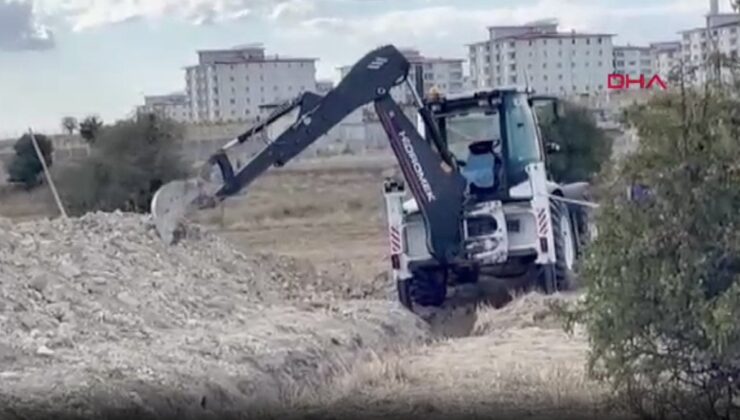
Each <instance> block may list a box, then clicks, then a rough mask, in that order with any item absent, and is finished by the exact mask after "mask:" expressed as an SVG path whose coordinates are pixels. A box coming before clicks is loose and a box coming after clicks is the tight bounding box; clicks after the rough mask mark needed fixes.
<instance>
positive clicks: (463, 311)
mask: <svg viewBox="0 0 740 420" xmlns="http://www.w3.org/2000/svg"><path fill="white" fill-rule="evenodd" d="M396 288H397V295H398V300H399V301H400V303H401V304H402V305H403V306H404V307H406V309H408V310H409V311H410V312H412V313H414V314H415V315H416V316H418V317H419V318H420V319H422V320H423V321H424V322H425V323H426V324H427V325H428V326H429V329H430V332H431V333H432V334H433V335H435V336H439V337H466V336H469V335H470V334H471V333H472V332H473V329H474V328H475V324H476V322H477V319H478V313H477V305H475V304H460V303H457V302H454V301H452V300H448V299H447V295H446V291H447V286H446V284H445V282H444V280H443V279H441V278H440V277H439V276H435V275H429V276H425V277H423V278H419V277H414V278H412V279H406V280H398V282H397V284H396Z"/></svg>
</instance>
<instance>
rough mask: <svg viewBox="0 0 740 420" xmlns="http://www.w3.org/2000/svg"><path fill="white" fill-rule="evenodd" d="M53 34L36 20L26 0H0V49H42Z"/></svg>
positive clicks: (52, 37) (52, 45)
mask: <svg viewBox="0 0 740 420" xmlns="http://www.w3.org/2000/svg"><path fill="white" fill-rule="evenodd" d="M53 47H54V35H53V33H52V32H51V31H50V30H49V29H48V28H46V27H45V26H44V25H42V24H41V23H39V22H38V19H37V17H36V15H35V13H34V10H33V5H32V4H31V3H30V2H28V1H19V0H0V50H44V49H49V48H53Z"/></svg>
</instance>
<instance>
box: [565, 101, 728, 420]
mask: <svg viewBox="0 0 740 420" xmlns="http://www.w3.org/2000/svg"><path fill="white" fill-rule="evenodd" d="M734 92H735V93H734V94H733V91H732V90H730V89H717V90H714V89H712V90H709V89H708V90H707V91H706V92H696V91H691V92H689V91H687V92H685V93H684V94H666V95H661V96H660V97H656V98H654V99H652V100H651V101H650V102H649V103H648V104H646V105H644V106H638V107H636V108H633V109H631V110H630V111H629V112H628V113H627V119H628V121H629V122H630V123H631V124H634V126H635V127H636V128H637V130H638V133H639V136H640V139H641V141H640V144H639V146H638V148H637V151H636V152H634V154H633V155H632V156H630V157H629V158H628V160H627V161H626V163H625V164H624V165H620V167H619V168H617V169H616V177H615V178H614V179H613V180H611V184H610V186H609V188H608V190H607V191H606V195H605V198H604V200H603V202H602V208H601V209H600V211H599V215H598V218H597V223H598V230H599V236H598V238H597V239H596V240H595V241H594V242H593V243H592V244H591V246H590V248H589V251H588V255H586V258H585V260H584V263H583V267H582V270H581V278H582V280H583V282H584V286H585V287H586V295H585V299H584V301H583V302H582V303H580V304H579V305H578V307H577V308H576V309H575V310H573V311H571V312H570V314H569V315H570V317H571V318H570V321H571V322H572V323H576V322H578V323H582V324H583V325H584V326H585V327H586V329H587V331H588V334H589V337H590V340H591V348H592V354H591V357H590V365H589V367H590V372H591V373H592V374H593V375H594V376H595V377H598V378H601V379H604V380H607V381H609V382H610V383H611V384H612V385H613V386H614V389H615V390H616V391H617V392H618V395H620V396H622V397H625V399H624V400H623V401H625V402H627V403H629V407H630V408H632V409H633V410H635V411H636V412H637V413H639V414H641V415H643V416H644V417H646V418H662V417H664V416H665V415H668V414H681V415H683V416H684V417H685V418H717V419H734V418H740V406H739V405H738V404H739V403H740V402H739V401H738V397H739V396H740V323H738V319H740V212H739V211H738V209H740V101H738V100H737V91H734ZM631 183H639V184H642V185H646V186H648V188H649V191H650V194H649V195H648V196H647V198H646V199H645V200H642V201H641V202H633V201H629V200H628V199H627V197H626V194H625V191H626V186H627V185H628V184H631Z"/></svg>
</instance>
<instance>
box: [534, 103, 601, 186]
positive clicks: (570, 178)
mask: <svg viewBox="0 0 740 420" xmlns="http://www.w3.org/2000/svg"><path fill="white" fill-rule="evenodd" d="M563 108H564V111H565V112H564V115H563V116H562V117H561V118H560V119H558V120H555V119H553V118H552V117H548V116H547V115H544V114H542V115H541V116H540V121H541V124H540V128H541V131H542V135H543V137H544V138H545V140H546V141H549V142H553V143H556V144H557V145H558V146H560V151H559V152H557V153H554V154H551V155H550V156H549V157H548V169H549V171H550V173H551V174H552V176H553V179H554V180H555V181H557V182H576V181H587V180H591V179H592V178H593V176H594V175H596V174H597V173H598V172H599V171H600V170H601V168H602V166H603V164H604V163H605V162H607V161H608V160H609V158H610V157H611V150H612V139H611V137H610V136H609V135H608V134H607V133H606V132H605V131H604V130H602V129H601V128H599V127H598V125H597V124H596V120H595V118H594V117H593V114H592V112H591V111H590V110H589V109H588V108H585V107H582V106H580V105H577V104H574V103H571V102H564V103H563Z"/></svg>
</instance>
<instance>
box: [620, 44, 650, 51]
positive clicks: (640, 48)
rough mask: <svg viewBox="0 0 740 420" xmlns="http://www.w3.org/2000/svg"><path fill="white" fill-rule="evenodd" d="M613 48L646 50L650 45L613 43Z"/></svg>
mask: <svg viewBox="0 0 740 420" xmlns="http://www.w3.org/2000/svg"><path fill="white" fill-rule="evenodd" d="M614 49H615V50H640V51H646V50H650V47H646V46H644V45H615V46H614Z"/></svg>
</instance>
